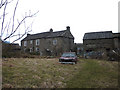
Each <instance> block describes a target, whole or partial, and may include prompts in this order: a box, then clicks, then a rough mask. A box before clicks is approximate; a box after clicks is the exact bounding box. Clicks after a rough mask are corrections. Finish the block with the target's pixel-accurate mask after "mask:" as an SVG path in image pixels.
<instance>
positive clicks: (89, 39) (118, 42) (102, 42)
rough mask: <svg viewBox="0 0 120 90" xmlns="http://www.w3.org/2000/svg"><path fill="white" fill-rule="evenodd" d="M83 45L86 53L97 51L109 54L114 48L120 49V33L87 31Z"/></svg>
mask: <svg viewBox="0 0 120 90" xmlns="http://www.w3.org/2000/svg"><path fill="white" fill-rule="evenodd" d="M83 45H84V51H85V52H86V53H88V52H96V53H97V54H103V53H104V54H105V55H107V53H109V52H110V51H112V50H115V49H120V33H112V31H103V32H90V33H85V34H84V37H83Z"/></svg>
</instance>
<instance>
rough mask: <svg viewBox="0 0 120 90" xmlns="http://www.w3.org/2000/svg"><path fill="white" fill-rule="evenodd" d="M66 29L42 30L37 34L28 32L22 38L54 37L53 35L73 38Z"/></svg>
mask: <svg viewBox="0 0 120 90" xmlns="http://www.w3.org/2000/svg"><path fill="white" fill-rule="evenodd" d="M67 31H68V30H63V31H56V32H50V31H49V32H43V33H38V34H30V35H27V37H25V38H24V39H23V40H31V39H32V40H33V39H40V38H54V37H67V38H74V37H73V35H72V34H71V33H70V34H69V35H68V32H67ZM23 40H22V41H23Z"/></svg>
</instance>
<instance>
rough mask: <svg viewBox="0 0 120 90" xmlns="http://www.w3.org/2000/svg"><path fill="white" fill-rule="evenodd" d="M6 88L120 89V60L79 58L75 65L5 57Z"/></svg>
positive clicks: (53, 59) (56, 61) (53, 60)
mask: <svg viewBox="0 0 120 90" xmlns="http://www.w3.org/2000/svg"><path fill="white" fill-rule="evenodd" d="M2 78H3V82H2V84H3V88H117V87H118V62H116V61H115V62H111V61H103V60H92V59H79V61H78V63H77V64H75V65H71V64H59V63H58V58H4V59H3V61H2Z"/></svg>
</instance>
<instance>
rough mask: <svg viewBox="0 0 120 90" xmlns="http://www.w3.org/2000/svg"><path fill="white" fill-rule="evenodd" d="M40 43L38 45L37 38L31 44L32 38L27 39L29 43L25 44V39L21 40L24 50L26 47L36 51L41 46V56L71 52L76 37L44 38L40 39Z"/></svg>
mask: <svg viewBox="0 0 120 90" xmlns="http://www.w3.org/2000/svg"><path fill="white" fill-rule="evenodd" d="M39 42H40V43H39V45H36V40H33V44H30V40H29V41H27V45H26V46H24V41H22V42H21V44H22V50H23V51H25V50H24V49H26V50H28V52H29V51H30V48H32V52H36V48H39V52H38V53H39V54H40V55H41V56H51V55H52V56H59V55H61V54H62V53H63V52H69V51H70V50H71V49H72V48H73V46H74V39H69V38H65V37H56V38H42V39H39Z"/></svg>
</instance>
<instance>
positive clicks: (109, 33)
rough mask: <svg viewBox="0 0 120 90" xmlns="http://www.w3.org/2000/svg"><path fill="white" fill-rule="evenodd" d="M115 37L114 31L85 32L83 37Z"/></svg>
mask: <svg viewBox="0 0 120 90" xmlns="http://www.w3.org/2000/svg"><path fill="white" fill-rule="evenodd" d="M108 38H113V34H112V31H104V32H91V33H85V34H84V37H83V39H108Z"/></svg>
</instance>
